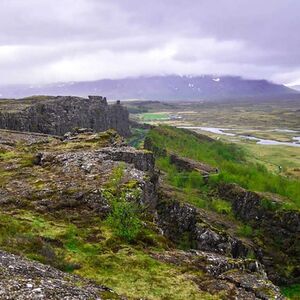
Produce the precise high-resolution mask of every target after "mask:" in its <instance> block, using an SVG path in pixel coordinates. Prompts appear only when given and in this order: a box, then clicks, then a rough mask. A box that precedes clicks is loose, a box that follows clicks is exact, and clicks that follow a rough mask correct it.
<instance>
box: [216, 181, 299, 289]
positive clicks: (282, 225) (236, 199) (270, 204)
mask: <svg viewBox="0 0 300 300" xmlns="http://www.w3.org/2000/svg"><path fill="white" fill-rule="evenodd" d="M219 195H220V197H222V198H224V199H226V200H228V201H230V202H231V203H232V210H233V212H234V214H235V215H236V217H237V218H239V219H240V220H242V221H244V222H247V223H248V224H250V225H251V226H252V227H253V228H256V229H258V230H260V231H262V232H263V235H262V239H263V240H262V241H261V242H260V243H259V244H258V245H257V251H256V253H257V257H258V258H259V259H260V261H261V262H262V263H263V264H264V265H265V267H266V269H267V271H268V274H269V277H270V278H271V279H272V280H273V281H274V282H278V283H281V284H287V283H289V282H294V281H297V280H299V279H300V271H299V270H300V213H299V212H298V211H290V210H285V209H283V208H281V207H280V205H281V204H280V202H278V200H277V199H272V196H270V195H268V197H266V196H265V195H261V194H259V193H255V192H252V191H247V190H245V189H243V188H241V187H240V186H238V185H236V184H222V185H220V186H219ZM290 266H292V267H290Z"/></svg>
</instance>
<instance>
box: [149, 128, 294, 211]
mask: <svg viewBox="0 0 300 300" xmlns="http://www.w3.org/2000/svg"><path fill="white" fill-rule="evenodd" d="M148 137H149V138H150V139H151V140H152V142H153V143H154V144H155V145H156V147H158V148H160V149H166V150H167V151H168V152H176V153H177V154H179V155H181V156H184V157H189V158H192V159H194V160H197V161H202V162H205V163H208V164H210V165H212V166H215V167H218V168H219V169H220V170H221V173H220V175H219V176H215V177H212V179H211V182H212V183H213V182H235V183H237V184H239V185H241V186H242V187H244V188H246V189H249V190H253V191H259V192H270V193H274V194H278V195H280V196H283V197H286V199H287V201H286V202H285V203H284V206H285V207H287V208H294V209H299V208H300V193H299V190H300V182H299V181H298V180H295V179H290V178H286V177H283V176H281V175H279V174H275V173H272V172H270V171H269V170H268V169H267V168H266V167H265V166H264V165H262V164H258V163H254V162H252V161H251V160H250V159H249V158H248V156H247V152H246V151H245V150H244V149H243V148H242V147H239V146H238V145H236V144H230V143H224V142H221V141H208V140H205V139H204V138H203V139H202V140H201V138H199V137H197V136H195V135H194V134H192V133H190V132H188V131H186V130H182V129H178V128H174V127H169V126H160V127H157V128H155V129H152V130H151V131H150V132H149V134H148ZM158 163H159V164H160V166H161V167H162V168H163V167H164V166H166V165H167V163H168V162H167V161H165V162H162V161H161V162H158ZM193 176H195V175H193ZM171 181H172V182H173V183H174V184H175V186H178V187H180V186H182V185H183V183H182V184H181V182H184V185H185V184H187V183H186V181H187V180H186V179H184V178H181V177H180V176H177V175H176V173H175V174H174V176H172V179H171ZM189 182H190V183H189V184H192V185H193V184H194V183H192V180H189ZM196 182H197V184H199V185H201V184H202V183H201V180H200V179H199V178H198V179H197V180H196Z"/></svg>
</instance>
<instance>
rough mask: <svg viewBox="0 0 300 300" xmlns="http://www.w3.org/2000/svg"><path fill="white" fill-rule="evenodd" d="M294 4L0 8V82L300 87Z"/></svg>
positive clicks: (102, 2)
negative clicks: (155, 81) (188, 79)
mask: <svg viewBox="0 0 300 300" xmlns="http://www.w3.org/2000/svg"><path fill="white" fill-rule="evenodd" d="M299 12H300V1H298V0H272V1H261V0H239V1H237V0H190V1H186V0H152V1H142V0H26V1H24V0H0V28H1V30H0V84H1V83H23V82H24V83H26V82H30V83H35V82H37V83H38V82H51V81H56V80H59V81H69V80H92V79H98V78H99V79H100V78H104V77H111V78H116V77H124V76H138V75H145V74H167V73H178V74H202V73H220V74H223V73H224V74H233V75H242V76H245V77H257V78H267V79H271V80H275V81H277V82H282V83H287V82H297V81H300V76H299V74H300V51H298V49H300V35H299V32H298V29H299V28H300V15H299V14H300V13H299Z"/></svg>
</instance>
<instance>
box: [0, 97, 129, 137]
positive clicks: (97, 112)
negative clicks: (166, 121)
mask: <svg viewBox="0 0 300 300" xmlns="http://www.w3.org/2000/svg"><path fill="white" fill-rule="evenodd" d="M10 101H11V100H10ZM15 101H19V102H20V106H22V100H15ZM24 101H27V100H25V99H24ZM76 127H84V128H92V129H94V130H95V131H105V130H107V129H110V128H112V129H115V130H116V131H117V132H118V133H119V134H120V135H122V136H128V135H130V130H129V118H128V111H127V109H126V108H124V107H123V106H122V105H120V103H119V102H117V103H116V104H113V105H108V103H107V101H106V98H103V97H100V96H89V98H88V99H85V98H80V97H71V96H67V97H62V96H58V97H46V99H45V98H43V99H42V100H41V101H39V99H36V100H35V101H32V103H31V105H26V107H25V108H24V109H19V110H17V111H14V110H12V111H11V110H4V109H1V107H0V128H3V129H11V130H18V131H30V132H41V133H47V134H53V135H63V134H64V133H66V132H68V131H71V130H72V129H74V128H76Z"/></svg>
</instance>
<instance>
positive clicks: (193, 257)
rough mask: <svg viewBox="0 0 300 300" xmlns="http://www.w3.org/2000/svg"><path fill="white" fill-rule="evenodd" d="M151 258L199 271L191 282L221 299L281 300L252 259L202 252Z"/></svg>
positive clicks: (260, 266)
mask: <svg viewBox="0 0 300 300" xmlns="http://www.w3.org/2000/svg"><path fill="white" fill-rule="evenodd" d="M152 255H153V257H154V258H156V259H158V260H160V261H164V262H168V263H173V264H175V265H180V266H182V267H184V268H185V269H191V270H195V271H198V272H199V271H202V272H203V274H202V276H200V278H199V277H197V276H195V277H194V278H193V280H194V281H195V283H196V284H197V285H198V286H199V288H200V289H202V290H205V291H208V292H210V293H211V294H217V293H221V294H222V296H223V297H222V299H245V300H252V299H263V300H275V299H277V300H281V299H284V297H283V296H282V295H281V293H280V290H279V288H278V287H276V286H275V285H274V284H273V283H272V282H271V281H269V280H268V278H267V276H266V273H265V272H264V269H263V267H262V265H261V264H260V263H258V262H257V261H255V260H252V259H231V258H228V257H226V256H223V255H219V254H215V253H207V252H203V251H194V250H193V251H188V252H184V251H169V252H164V253H161V254H157V253H155V254H152Z"/></svg>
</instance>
